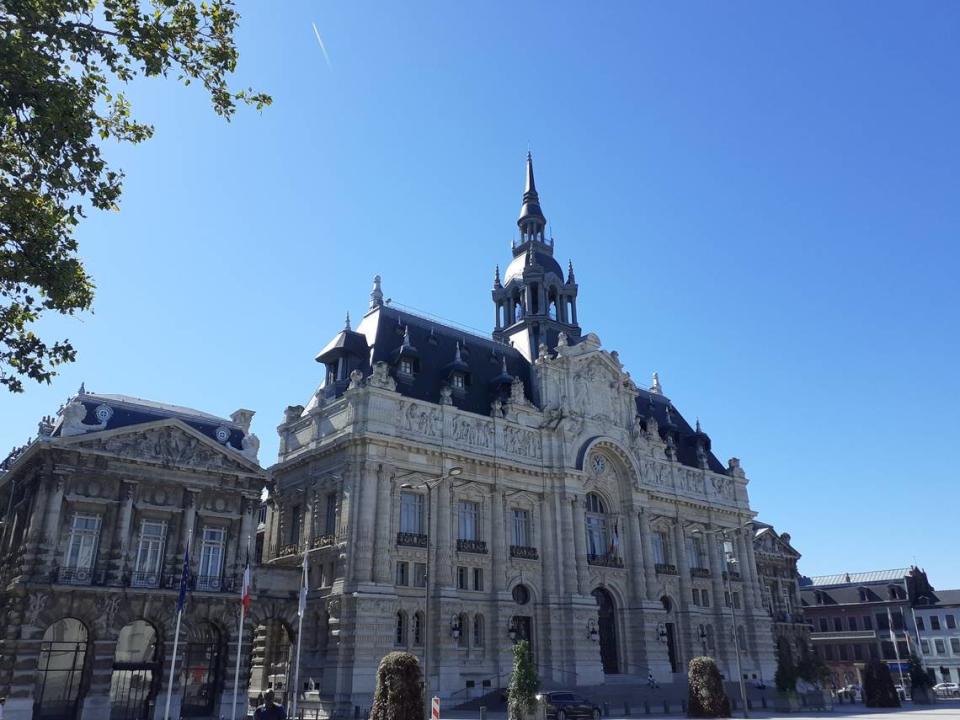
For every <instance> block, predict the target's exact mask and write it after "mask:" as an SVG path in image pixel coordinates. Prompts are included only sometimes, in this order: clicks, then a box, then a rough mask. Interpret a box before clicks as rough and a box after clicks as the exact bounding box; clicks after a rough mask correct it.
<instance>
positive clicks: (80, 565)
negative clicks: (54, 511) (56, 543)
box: [62, 513, 100, 584]
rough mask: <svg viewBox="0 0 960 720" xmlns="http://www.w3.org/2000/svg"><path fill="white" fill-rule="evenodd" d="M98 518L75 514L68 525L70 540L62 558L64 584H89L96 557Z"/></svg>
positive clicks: (98, 533) (98, 531) (98, 534)
mask: <svg viewBox="0 0 960 720" xmlns="http://www.w3.org/2000/svg"><path fill="white" fill-rule="evenodd" d="M99 536H100V516H99V515H87V514H84V513H76V514H75V515H74V516H73V521H72V522H71V525H70V540H69V541H68V542H67V554H66V556H65V557H64V562H63V571H62V573H63V574H62V579H63V580H65V581H66V582H76V583H81V584H83V583H89V582H90V581H91V579H92V577H93V566H94V563H95V561H96V557H97V538H98V537H99Z"/></svg>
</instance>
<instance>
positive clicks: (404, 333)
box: [403, 325, 410, 347]
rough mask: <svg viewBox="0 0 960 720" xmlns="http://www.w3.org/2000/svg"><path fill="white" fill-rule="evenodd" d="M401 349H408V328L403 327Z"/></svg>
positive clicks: (406, 326) (407, 326)
mask: <svg viewBox="0 0 960 720" xmlns="http://www.w3.org/2000/svg"><path fill="white" fill-rule="evenodd" d="M403 347H410V326H409V325H404V326H403Z"/></svg>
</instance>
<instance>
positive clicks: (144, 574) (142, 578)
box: [130, 570, 161, 588]
mask: <svg viewBox="0 0 960 720" xmlns="http://www.w3.org/2000/svg"><path fill="white" fill-rule="evenodd" d="M160 576H161V573H160V571H159V570H135V571H134V572H132V573H131V574H130V587H140V588H156V587H160Z"/></svg>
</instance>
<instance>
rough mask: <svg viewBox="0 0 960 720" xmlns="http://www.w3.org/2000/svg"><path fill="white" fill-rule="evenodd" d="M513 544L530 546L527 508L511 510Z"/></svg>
mask: <svg viewBox="0 0 960 720" xmlns="http://www.w3.org/2000/svg"><path fill="white" fill-rule="evenodd" d="M513 544H514V545H517V546H518V547H530V546H531V542H530V512H529V511H528V510H518V509H516V508H515V509H514V511H513Z"/></svg>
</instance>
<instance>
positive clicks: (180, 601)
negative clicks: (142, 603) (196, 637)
mask: <svg viewBox="0 0 960 720" xmlns="http://www.w3.org/2000/svg"><path fill="white" fill-rule="evenodd" d="M192 539H193V530H192V529H191V530H190V532H188V533H187V546H186V548H185V549H184V551H183V569H182V570H181V571H180V589H179V592H178V593H177V627H176V630H174V631H173V654H172V655H171V656H170V680H169V682H168V683H167V704H166V707H164V710H163V720H170V698H171V697H172V695H173V683H174V680H175V677H176V668H177V648H178V647H179V646H180V620H181V619H182V618H183V606H184V605H185V604H186V602H187V590H188V587H187V582H188V581H189V579H190V542H191V540H192Z"/></svg>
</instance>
